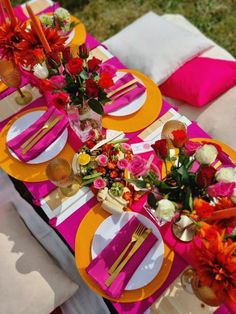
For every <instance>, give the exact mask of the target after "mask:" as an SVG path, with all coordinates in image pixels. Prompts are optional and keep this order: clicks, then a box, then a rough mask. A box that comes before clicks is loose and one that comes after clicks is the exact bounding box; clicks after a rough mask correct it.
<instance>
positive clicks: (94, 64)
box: [88, 57, 102, 72]
mask: <svg viewBox="0 0 236 314" xmlns="http://www.w3.org/2000/svg"><path fill="white" fill-rule="evenodd" d="M101 62H102V61H101V60H99V59H97V58H96V57H93V58H92V59H90V60H89V61H88V68H89V71H91V72H94V71H96V70H97V69H98V66H99V64H100V63H101Z"/></svg>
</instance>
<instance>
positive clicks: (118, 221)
mask: <svg viewBox="0 0 236 314" xmlns="http://www.w3.org/2000/svg"><path fill="white" fill-rule="evenodd" d="M133 216H136V217H137V218H138V219H139V220H140V221H141V222H142V223H143V224H144V225H145V226H146V227H147V228H150V229H152V232H153V234H155V236H156V237H157V239H158V241H157V242H156V243H155V245H154V246H153V247H152V248H151V250H150V251H149V253H148V254H147V255H146V257H145V258H144V259H143V261H142V263H141V264H140V265H139V267H138V268H137V269H136V271H135V272H134V274H133V276H132V278H131V279H130V281H129V282H128V284H127V286H126V288H125V290H135V289H140V288H142V287H144V286H146V285H147V284H148V283H149V282H151V281H152V280H153V279H154V278H155V277H156V275H157V274H158V273H159V271H160V269H161V265H162V263H163V259H164V243H163V240H162V236H161V234H160V232H159V230H158V228H157V227H156V226H155V225H154V223H153V222H152V221H151V220H149V219H148V218H146V217H145V216H143V215H141V214H138V213H131V212H130V213H128V212H127V213H123V214H121V215H112V216H110V217H108V218H107V219H105V220H104V221H103V223H101V225H100V226H99V227H98V229H97V230H96V232H95V235H94V238H93V241H92V247H91V254H92V258H93V259H94V258H95V257H96V256H97V255H98V254H99V253H100V252H101V251H102V250H103V249H104V248H105V247H106V246H107V245H108V244H109V242H110V241H111V240H112V239H113V238H114V236H115V235H116V234H117V233H118V232H119V230H120V229H121V228H122V227H123V226H124V225H125V224H126V223H127V222H128V221H129V220H130V219H131V218H132V217H133Z"/></svg>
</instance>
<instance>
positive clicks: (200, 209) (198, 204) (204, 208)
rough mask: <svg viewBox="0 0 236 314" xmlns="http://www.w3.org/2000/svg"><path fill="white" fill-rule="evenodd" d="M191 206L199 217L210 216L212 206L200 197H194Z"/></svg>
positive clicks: (212, 209)
mask: <svg viewBox="0 0 236 314" xmlns="http://www.w3.org/2000/svg"><path fill="white" fill-rule="evenodd" d="M193 208H194V210H196V214H197V215H198V216H199V217H200V218H201V219H204V218H207V217H210V216H211V214H212V213H213V211H214V206H212V205H211V204H210V203H208V202H207V201H204V200H203V199H201V198H195V200H194V205H193Z"/></svg>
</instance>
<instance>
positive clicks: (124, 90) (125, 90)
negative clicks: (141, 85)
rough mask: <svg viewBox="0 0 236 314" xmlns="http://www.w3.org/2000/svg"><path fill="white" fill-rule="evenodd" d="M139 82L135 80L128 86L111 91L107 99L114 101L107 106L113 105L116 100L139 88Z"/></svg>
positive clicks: (124, 85) (127, 84)
mask: <svg viewBox="0 0 236 314" xmlns="http://www.w3.org/2000/svg"><path fill="white" fill-rule="evenodd" d="M136 83H137V80H136V79H133V80H131V81H129V82H128V83H126V84H123V85H122V86H120V87H118V88H117V89H115V90H113V91H111V92H110V93H108V94H107V97H109V98H111V97H112V100H111V101H110V102H109V103H107V105H109V104H111V103H112V102H113V101H114V100H116V99H118V98H119V97H121V96H122V95H125V94H126V93H128V92H130V91H131V90H133V89H135V88H136V87H137V84H136Z"/></svg>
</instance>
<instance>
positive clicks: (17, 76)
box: [0, 60, 32, 106]
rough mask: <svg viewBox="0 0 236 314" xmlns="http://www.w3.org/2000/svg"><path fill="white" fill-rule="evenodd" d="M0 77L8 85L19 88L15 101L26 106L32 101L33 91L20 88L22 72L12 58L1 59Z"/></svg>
mask: <svg viewBox="0 0 236 314" xmlns="http://www.w3.org/2000/svg"><path fill="white" fill-rule="evenodd" d="M0 79H1V80H2V82H3V83H4V84H6V85H7V86H8V87H13V88H16V89H17V91H18V93H19V96H16V98H15V101H16V103H17V104H18V105H21V106H24V105H26V104H28V103H29V102H31V101H32V95H31V93H30V92H28V91H22V90H21V89H20V83H21V73H20V70H19V68H18V67H17V66H16V64H15V63H14V62H13V61H12V60H0Z"/></svg>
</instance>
